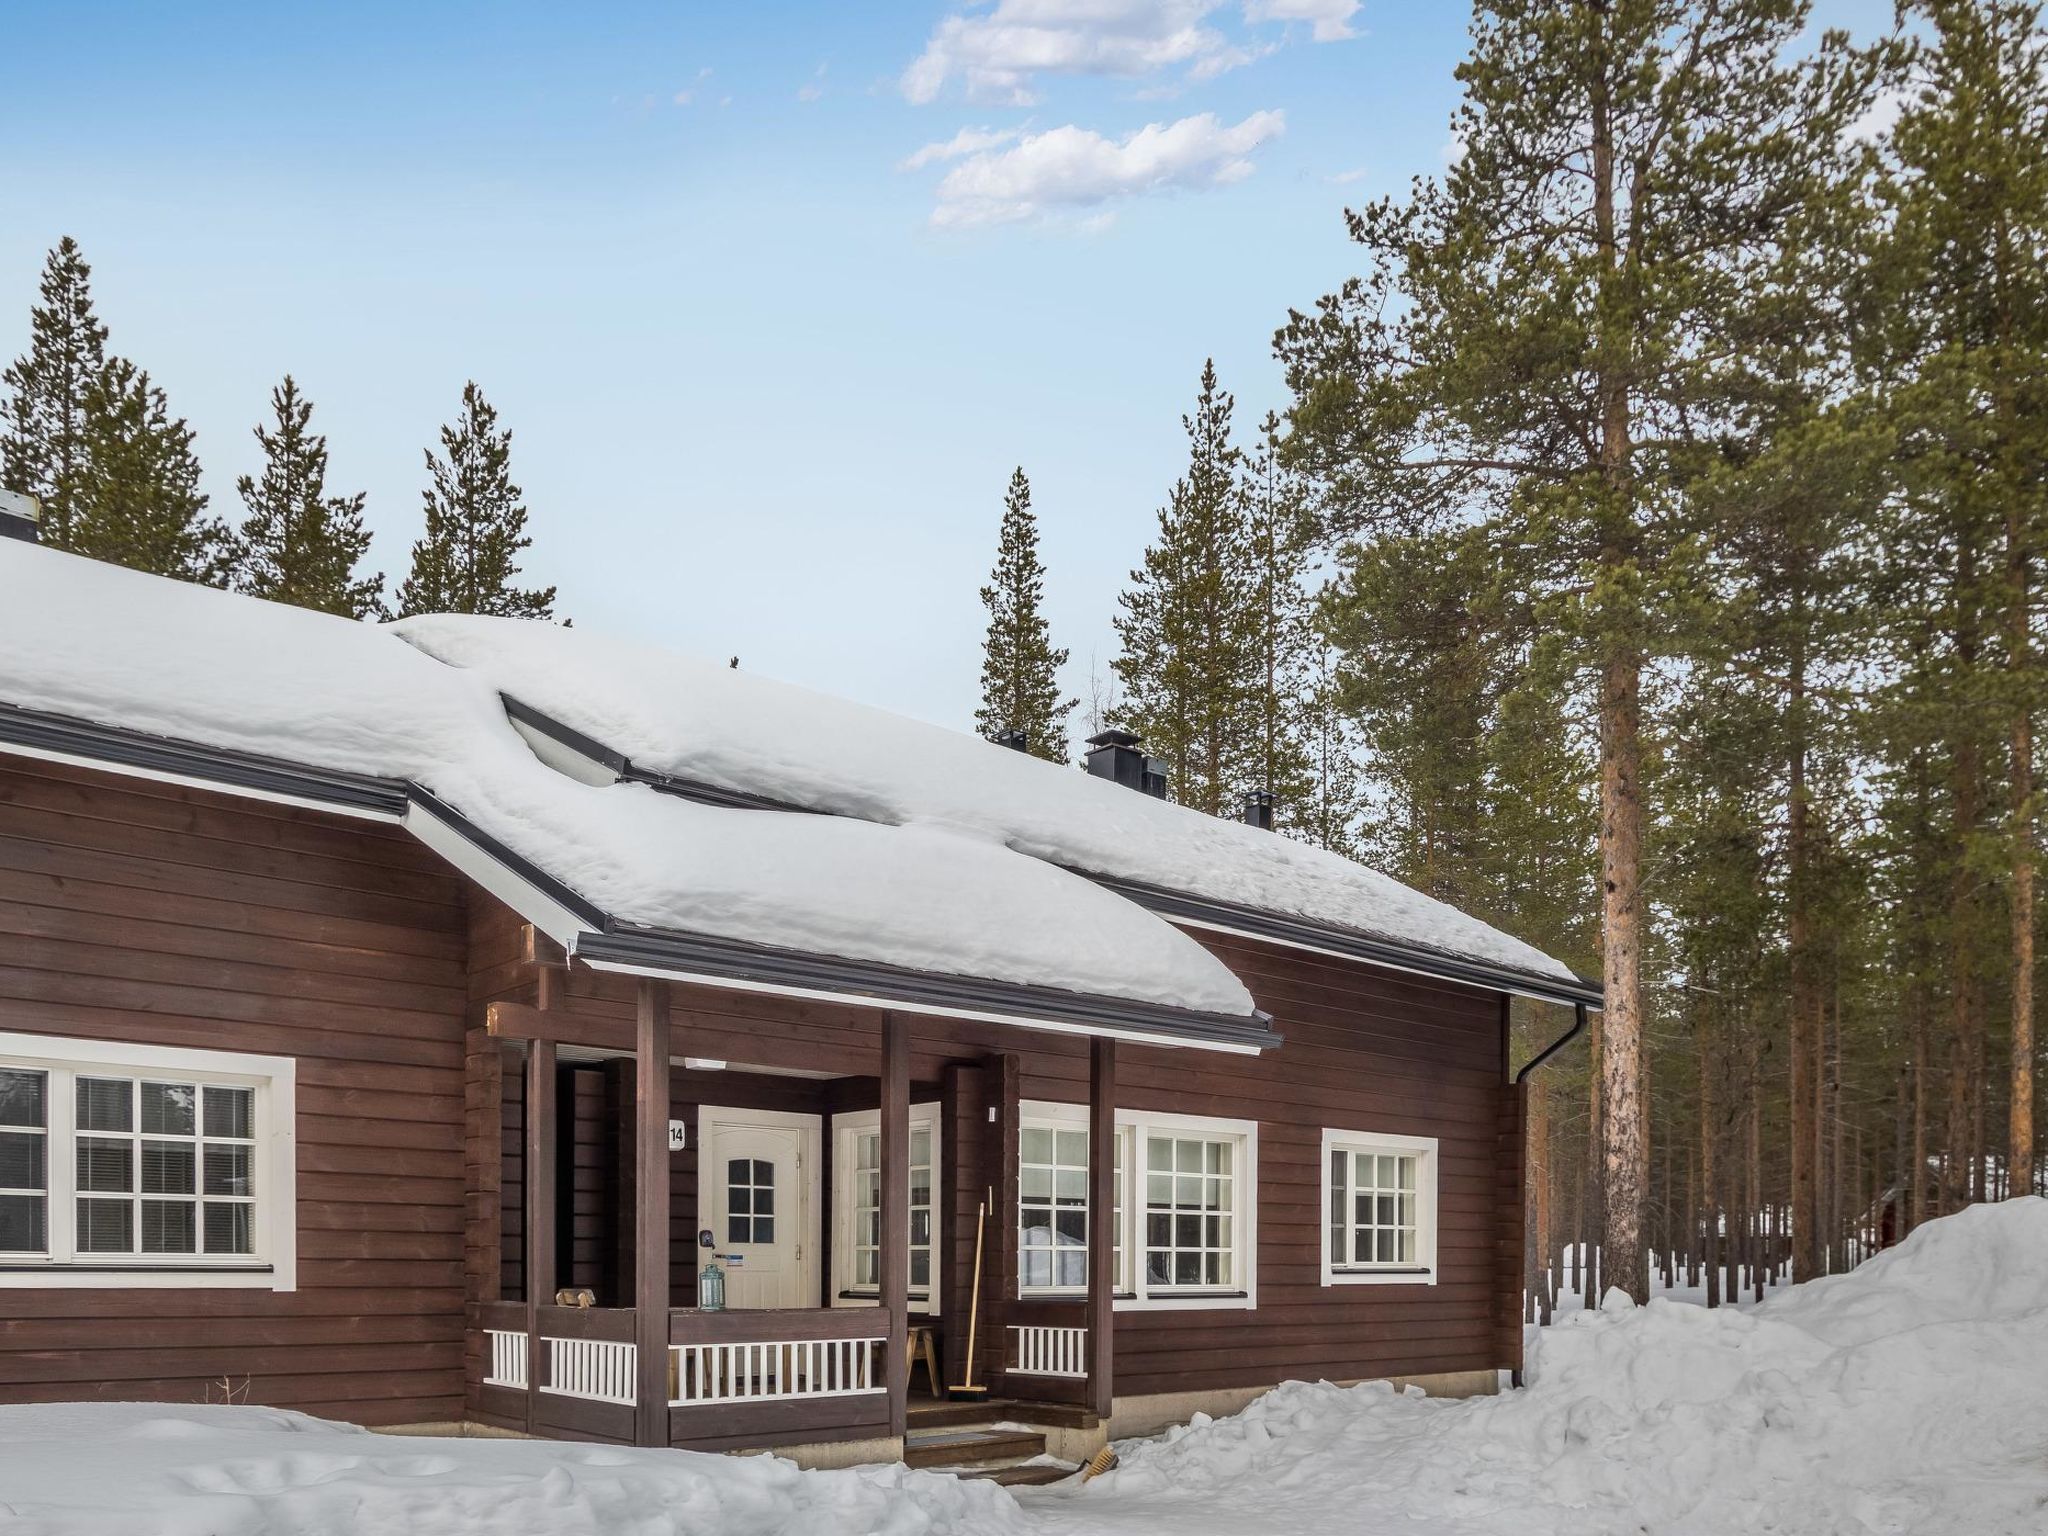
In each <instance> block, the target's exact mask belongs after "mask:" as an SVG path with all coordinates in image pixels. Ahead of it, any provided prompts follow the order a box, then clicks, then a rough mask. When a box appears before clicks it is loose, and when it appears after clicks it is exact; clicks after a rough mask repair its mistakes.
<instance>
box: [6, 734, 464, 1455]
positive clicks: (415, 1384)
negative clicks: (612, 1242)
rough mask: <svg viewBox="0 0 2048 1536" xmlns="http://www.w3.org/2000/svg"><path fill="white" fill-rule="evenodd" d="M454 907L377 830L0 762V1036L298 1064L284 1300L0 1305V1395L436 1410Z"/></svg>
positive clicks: (448, 1216)
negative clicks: (289, 1269)
mask: <svg viewBox="0 0 2048 1536" xmlns="http://www.w3.org/2000/svg"><path fill="white" fill-rule="evenodd" d="M464 951H465V935H464V913H463V893H462V889H461V885H460V883H459V881H458V879H457V878H456V877H455V876H454V875H453V874H452V873H451V872H450V871H448V869H447V868H446V867H445V866H443V865H441V864H440V863H439V861H437V860H436V859H435V858H434V857H433V856H432V855H431V854H429V853H427V852H426V851H425V850H424V849H423V848H421V847H420V846H419V845H418V844H417V843H416V842H414V841H413V840H412V839H411V838H410V837H408V836H407V835H406V834H405V833H404V832H402V831H401V830H399V829H397V828H395V827H389V826H383V825H378V824H375V823H369V822H362V821H356V820H350V819H345V818H340V817H333V816H328V815H324V814H321V813H317V812H311V811H301V810H295V809H291V808H287V807H283V806H273V805H267V804H261V803H257V802H252V801H247V800H239V799H231V798H228V797H225V796H221V795H215V794H211V793H207V792H204V791H199V790H192V789H184V788H178V787H174V786H168V785H160V784H153V783H148V782H145V781H140V780H134V779H127V778H116V777H113V776H109V775H103V774H98V773H93V772H89V771H86V770H82V769H74V768H69V767H62V766H56V765H51V764H43V763H37V762H32V761H28V760H25V759H20V758H11V757H0V1029H4V1030H9V1031H16V1032H21V1033H26V1034H36V1035H55V1036H78V1037H87V1038H92V1039H97V1040H108V1041H118V1042H124V1043H132V1044H141V1045H161V1046H183V1047H200V1048H207V1049H215V1050H227V1051H250V1052H259V1053H264V1054H270V1055H289V1056H294V1057H296V1058H298V1087H297V1096H298V1125H297V1135H298V1226H299V1231H298V1289H297V1290H296V1291H294V1292H289V1293H275V1292H272V1291H269V1290H206V1289H138V1290H129V1289H120V1290H68V1289H63V1288H59V1287H37V1288H32V1289H9V1290H5V1291H0V1401H5V1402H33V1401H47V1400H51V1399H64V1398H110V1399H150V1400H160V1401H173V1402H198V1401H206V1400H209V1399H211V1400H214V1401H218V1400H220V1399H221V1398H222V1397H223V1396H225V1395H229V1394H232V1395H233V1396H234V1398H235V1399H236V1400H237V1401H249V1402H257V1403H269V1404H275V1405H278V1406H283V1407H290V1408H299V1409H304V1410H306V1411H308V1412H312V1413H319V1414H326V1415H330V1416H333V1417H337V1418H345V1419H353V1420H357V1421H359V1422H363V1423H370V1424H392V1423H405V1422H418V1421H425V1420H445V1419H453V1418H459V1417H460V1416H461V1412H462V1351H463V1311H462V1299H463V1289H462V1288H463V1261H464V1254H463V1242H464V1231H463V1226H464V1161H465V1159H464V1148H463V1135H464V1116H463V1108H464V1104H463V1090H464V1063H463V1052H464V1042H463V1002H464V974H463V971H464Z"/></svg>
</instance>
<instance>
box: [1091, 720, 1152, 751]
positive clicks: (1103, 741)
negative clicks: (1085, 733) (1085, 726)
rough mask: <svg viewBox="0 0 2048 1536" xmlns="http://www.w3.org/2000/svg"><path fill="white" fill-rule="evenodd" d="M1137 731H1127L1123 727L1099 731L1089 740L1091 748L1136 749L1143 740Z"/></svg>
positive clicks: (1113, 726) (1114, 726) (1112, 727)
mask: <svg viewBox="0 0 2048 1536" xmlns="http://www.w3.org/2000/svg"><path fill="white" fill-rule="evenodd" d="M1142 739H1143V738H1141V737H1140V736H1139V735H1138V733H1137V732H1136V731H1127V730H1125V729H1124V728H1123V727H1122V726H1118V725H1112V726H1110V727H1109V728H1108V729H1107V730H1101V731H1097V732H1096V733H1095V734H1094V735H1093V736H1090V737H1089V738H1088V745H1089V746H1091V747H1135V746H1136V745H1137V744H1138V743H1139V741H1140V740H1142Z"/></svg>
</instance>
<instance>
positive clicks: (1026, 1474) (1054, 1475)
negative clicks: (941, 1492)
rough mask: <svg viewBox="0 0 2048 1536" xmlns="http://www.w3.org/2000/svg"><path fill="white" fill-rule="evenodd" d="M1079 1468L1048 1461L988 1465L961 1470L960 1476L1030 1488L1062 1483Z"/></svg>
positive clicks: (1011, 1486)
mask: <svg viewBox="0 0 2048 1536" xmlns="http://www.w3.org/2000/svg"><path fill="white" fill-rule="evenodd" d="M1080 1470H1081V1469H1080V1468H1079V1467H1070V1466H1066V1465H1065V1464H1063V1463H1060V1462H1048V1463H1045V1464H1043V1465H1040V1466H1035V1467H1034V1466H1016V1467H990V1468H988V1469H987V1470H986V1471H981V1472H962V1473H961V1474H960V1476H961V1477H963V1478H972V1479H973V1480H974V1481H976V1482H984V1483H1001V1484H1002V1485H1003V1486H1004V1487H1005V1488H1032V1487H1039V1486H1042V1485H1044V1484H1046V1483H1063V1482H1065V1481H1066V1480H1067V1479H1068V1478H1070V1477H1072V1476H1073V1475H1074V1474H1075V1473H1076V1472H1078V1471H1080Z"/></svg>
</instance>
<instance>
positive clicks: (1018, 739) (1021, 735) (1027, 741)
mask: <svg viewBox="0 0 2048 1536" xmlns="http://www.w3.org/2000/svg"><path fill="white" fill-rule="evenodd" d="M989 740H990V741H992V742H994V743H995V744H996V745H997V746H999V747H1008V748H1009V749H1010V750H1011V751H1012V752H1029V751H1030V750H1031V737H1030V734H1029V733H1028V732H1026V731H1025V729H1024V728H1023V727H1022V726H1018V725H1006V726H1004V727H1003V728H1002V729H1001V730H1000V731H997V732H996V733H995V735H993V736H991V737H989Z"/></svg>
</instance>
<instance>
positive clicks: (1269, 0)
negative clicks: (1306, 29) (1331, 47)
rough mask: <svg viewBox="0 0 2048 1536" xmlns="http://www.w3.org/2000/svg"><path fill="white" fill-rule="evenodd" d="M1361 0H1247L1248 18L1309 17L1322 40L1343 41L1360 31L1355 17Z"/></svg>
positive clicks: (1293, 19) (1299, 18) (1317, 35)
mask: <svg viewBox="0 0 2048 1536" xmlns="http://www.w3.org/2000/svg"><path fill="white" fill-rule="evenodd" d="M1358 6H1359V0H1245V7H1244V19H1245V20H1246V21H1253V22H1257V21H1305V22H1307V23H1309V25H1310V26H1311V27H1312V28H1313V29H1314V31H1313V35H1314V37H1315V40H1316V41H1317V42H1319V43H1337V42H1342V41H1343V40H1344V39H1345V38H1347V37H1356V36H1358V34H1357V33H1356V32H1354V31H1353V30H1352V29H1351V18H1352V17H1354V16H1356V15H1357V14H1358Z"/></svg>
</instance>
